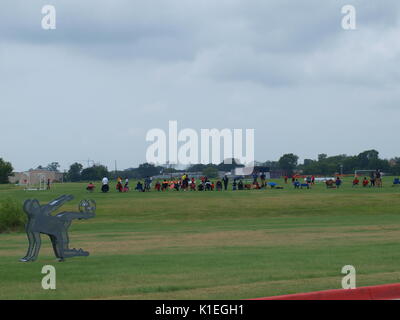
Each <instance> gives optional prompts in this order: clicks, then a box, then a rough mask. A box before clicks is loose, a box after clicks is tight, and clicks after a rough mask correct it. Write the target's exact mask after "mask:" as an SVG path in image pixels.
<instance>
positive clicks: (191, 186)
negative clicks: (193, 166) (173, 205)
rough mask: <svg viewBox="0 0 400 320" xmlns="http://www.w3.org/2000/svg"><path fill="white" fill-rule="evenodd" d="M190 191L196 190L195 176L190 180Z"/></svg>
mask: <svg viewBox="0 0 400 320" xmlns="http://www.w3.org/2000/svg"><path fill="white" fill-rule="evenodd" d="M190 191H196V181H195V180H194V178H192V181H191V182H190Z"/></svg>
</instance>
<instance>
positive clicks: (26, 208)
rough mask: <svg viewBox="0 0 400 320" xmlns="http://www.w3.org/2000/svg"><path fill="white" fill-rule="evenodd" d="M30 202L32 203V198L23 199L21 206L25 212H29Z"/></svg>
mask: <svg viewBox="0 0 400 320" xmlns="http://www.w3.org/2000/svg"><path fill="white" fill-rule="evenodd" d="M31 203H32V200H31V199H28V200H25V202H24V207H23V208H24V211H25V213H29V212H30V209H31Z"/></svg>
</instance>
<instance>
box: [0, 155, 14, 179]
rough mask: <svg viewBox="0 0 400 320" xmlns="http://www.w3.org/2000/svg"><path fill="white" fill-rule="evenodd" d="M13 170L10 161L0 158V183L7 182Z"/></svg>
mask: <svg viewBox="0 0 400 320" xmlns="http://www.w3.org/2000/svg"><path fill="white" fill-rule="evenodd" d="M13 170H14V168H13V167H12V165H11V163H10V162H7V161H4V160H3V159H2V158H0V183H8V177H9V176H11V175H12V172H13Z"/></svg>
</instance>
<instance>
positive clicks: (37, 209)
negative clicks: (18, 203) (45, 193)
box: [30, 199, 40, 213]
mask: <svg viewBox="0 0 400 320" xmlns="http://www.w3.org/2000/svg"><path fill="white" fill-rule="evenodd" d="M30 211H31V212H32V213H39V212H40V203H39V201H37V200H36V199H35V200H31V206H30Z"/></svg>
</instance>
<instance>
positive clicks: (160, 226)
mask: <svg viewBox="0 0 400 320" xmlns="http://www.w3.org/2000/svg"><path fill="white" fill-rule="evenodd" d="M391 181H392V179H391V178H387V179H386V181H385V185H384V188H382V189H373V188H362V187H359V188H352V187H351V183H350V180H348V181H346V182H345V183H344V185H343V187H342V188H340V189H338V190H327V189H326V188H325V186H324V185H322V184H321V185H317V186H315V187H314V188H313V189H311V190H294V189H293V188H292V187H291V186H290V185H288V186H285V189H284V190H262V191H259V190H254V191H235V192H232V191H229V192H166V193H157V192H153V191H152V192H150V193H137V192H130V193H125V194H119V193H117V192H115V191H114V190H113V189H112V190H111V192H110V193H109V194H101V193H99V192H95V193H93V194H90V195H89V194H88V193H87V192H86V190H85V184H78V183H74V184H73V183H70V184H58V185H54V187H53V189H52V190H51V191H24V190H21V189H18V188H17V187H13V186H0V199H3V198H5V197H12V198H15V199H17V200H18V201H20V202H21V205H22V202H23V200H25V199H27V198H37V199H39V200H40V201H50V200H52V199H54V198H56V197H57V196H59V195H61V194H72V195H74V196H75V199H74V200H73V201H71V202H70V203H69V204H68V205H66V206H65V207H64V208H63V209H71V210H76V208H77V204H78V203H79V201H80V200H81V199H84V198H92V199H94V200H95V201H96V202H97V207H98V210H97V216H96V218H95V219H92V220H87V221H74V223H73V225H72V227H71V228H70V234H71V247H76V248H81V247H82V248H83V249H85V250H88V251H90V253H91V255H90V256H89V257H78V258H72V259H69V260H67V261H66V262H62V263H60V262H57V261H56V260H55V258H54V256H53V253H52V250H51V245H50V241H49V240H48V238H47V236H42V240H43V243H42V250H41V252H40V255H39V259H38V260H37V261H36V262H34V263H20V262H18V259H19V258H21V257H22V256H24V254H25V252H26V248H27V240H26V237H25V235H24V234H23V233H12V234H0V299H246V298H256V297H264V296H271V295H280V294H289V293H299V292H308V291H315V290H324V289H335V288H340V287H341V279H342V277H343V275H342V274H341V269H342V267H343V266H345V265H353V266H354V267H355V268H356V270H357V285H358V286H365V285H378V284H385V283H394V282H399V281H400V268H399V266H400V211H399V209H400V188H394V187H391ZM98 188H99V187H98ZM46 264H51V265H54V266H55V267H56V270H57V290H43V289H42V288H41V280H42V277H43V275H42V274H41V269H42V267H43V266H44V265H46Z"/></svg>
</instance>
